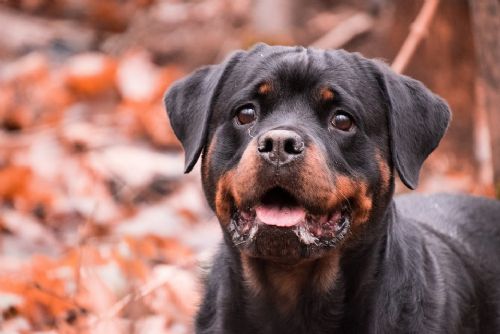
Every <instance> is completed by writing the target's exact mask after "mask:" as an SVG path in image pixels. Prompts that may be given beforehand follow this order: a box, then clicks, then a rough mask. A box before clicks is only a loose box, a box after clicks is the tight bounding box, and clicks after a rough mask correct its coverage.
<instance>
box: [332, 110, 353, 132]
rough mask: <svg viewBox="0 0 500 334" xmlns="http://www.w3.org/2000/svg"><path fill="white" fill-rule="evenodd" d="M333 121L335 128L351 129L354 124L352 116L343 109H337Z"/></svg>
mask: <svg viewBox="0 0 500 334" xmlns="http://www.w3.org/2000/svg"><path fill="white" fill-rule="evenodd" d="M331 122H332V125H333V126H334V127H335V128H337V129H339V130H342V131H349V130H350V129H351V128H352V125H353V121H352V118H351V116H350V115H349V114H347V113H346V112H343V111H337V112H336V113H335V115H334V116H333V118H332V121H331Z"/></svg>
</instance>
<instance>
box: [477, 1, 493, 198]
mask: <svg viewBox="0 0 500 334" xmlns="http://www.w3.org/2000/svg"><path fill="white" fill-rule="evenodd" d="M469 5H470V9H471V16H472V27H473V36H474V44H475V45H474V46H475V54H476V64H477V73H478V74H477V80H478V83H479V86H480V87H481V89H482V90H483V94H479V96H477V98H478V99H481V98H482V99H483V100H482V101H478V105H481V104H483V105H484V108H485V110H486V113H487V114H488V120H489V124H490V134H491V146H492V158H493V178H494V185H495V191H496V196H497V198H500V131H499V130H500V129H499V127H500V66H499V65H498V62H499V61H500V19H499V18H500V2H499V1H498V0H469ZM481 95H482V96H481Z"/></svg>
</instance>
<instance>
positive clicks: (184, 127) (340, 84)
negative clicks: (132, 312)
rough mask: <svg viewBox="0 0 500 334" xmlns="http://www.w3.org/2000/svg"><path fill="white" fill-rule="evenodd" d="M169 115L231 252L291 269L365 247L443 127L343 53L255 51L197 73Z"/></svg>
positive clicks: (439, 111)
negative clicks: (399, 183) (396, 188)
mask: <svg viewBox="0 0 500 334" xmlns="http://www.w3.org/2000/svg"><path fill="white" fill-rule="evenodd" d="M166 106H167V110H168V112H169V116H170V120H171V124H172V127H173V129H174V131H175V133H176V135H177V136H178V138H179V139H180V141H181V142H182V144H183V146H184V149H185V151H186V171H189V170H190V169H191V168H192V167H193V165H194V164H195V162H196V160H197V159H198V157H199V155H200V154H201V151H202V150H204V151H203V152H204V154H203V162H202V181H203V185H204V190H205V193H206V196H207V199H208V202H209V203H210V205H211V207H212V208H213V209H214V210H215V213H216V215H217V217H218V218H219V221H220V223H221V225H222V228H223V230H224V232H225V236H226V239H227V241H228V242H230V243H232V244H234V246H236V247H237V248H238V249H239V250H240V251H241V252H243V253H244V254H246V255H248V256H251V257H259V258H266V259H270V260H273V261H277V262H285V263H290V262H292V263H294V262H297V261H300V260H303V259H311V258H317V257H320V256H324V255H325V254H326V253H328V252H331V251H333V250H335V249H339V248H340V247H344V246H346V247H348V246H349V244H355V240H356V236H360V237H361V238H366V237H369V232H370V231H371V229H373V228H375V227H376V224H377V221H378V220H380V219H381V218H382V215H383V214H384V212H385V208H386V207H387V205H388V203H389V201H390V198H391V196H392V192H393V185H394V183H393V182H394V180H393V177H392V176H393V168H395V169H397V171H398V173H399V175H400V177H401V179H402V180H403V182H404V183H405V184H406V185H407V186H408V187H410V188H414V187H415V186H416V184H417V181H418V174H419V170H420V167H421V164H422V163H423V161H424V160H425V158H426V157H427V156H428V154H430V152H431V151H432V150H433V149H434V148H435V147H436V146H437V144H438V142H439V140H440V139H441V137H442V136H443V134H444V131H445V129H446V127H447V124H448V121H449V117H450V114H449V110H448V107H447V105H446V104H445V103H444V102H443V101H442V100H441V99H440V98H438V97H437V96H435V95H433V94H432V93H431V92H430V91H428V90H427V89H426V88H425V87H424V86H423V85H422V84H420V83H419V82H417V81H415V80H412V79H410V78H408V77H404V76H400V75H397V74H395V73H393V72H391V71H390V70H389V69H388V68H387V67H386V66H385V65H383V64H381V63H378V62H374V61H371V60H368V59H365V58H363V57H361V56H360V55H358V54H350V53H347V52H344V51H323V50H311V49H304V48H301V47H297V48H292V47H269V46H267V45H258V46H256V47H255V48H254V49H252V50H250V51H248V52H243V51H241V52H238V53H236V54H234V55H233V56H232V57H230V58H229V59H228V60H227V61H226V62H225V63H223V64H220V65H215V66H210V67H206V68H203V69H201V70H198V71H197V72H195V73H194V74H192V75H191V76H189V77H188V78H186V79H184V80H183V81H180V82H178V83H177V84H175V85H174V86H173V88H171V90H170V91H169V93H168V94H167V96H166Z"/></svg>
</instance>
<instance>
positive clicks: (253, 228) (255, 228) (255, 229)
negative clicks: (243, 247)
mask: <svg viewBox="0 0 500 334" xmlns="http://www.w3.org/2000/svg"><path fill="white" fill-rule="evenodd" d="M258 229H259V225H258V224H253V225H252V228H251V229H250V233H249V235H248V238H249V240H253V238H254V237H255V235H256V234H257V230H258Z"/></svg>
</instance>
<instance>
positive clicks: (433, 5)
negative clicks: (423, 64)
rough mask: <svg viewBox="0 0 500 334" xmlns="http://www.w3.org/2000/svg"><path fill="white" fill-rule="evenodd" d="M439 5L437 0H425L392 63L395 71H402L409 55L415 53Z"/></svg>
mask: <svg viewBox="0 0 500 334" xmlns="http://www.w3.org/2000/svg"><path fill="white" fill-rule="evenodd" d="M438 5H439V0H425V3H424V5H423V6H422V9H421V10H420V13H418V16H417V18H416V19H415V21H414V22H413V23H412V25H411V28H410V34H409V35H408V37H406V40H405V42H404V43H403V46H402V47H401V49H400V50H399V53H398V55H397V56H396V59H394V62H393V63H392V69H393V70H394V71H395V72H397V73H402V72H403V71H404V69H405V68H406V65H408V63H409V61H410V59H411V57H412V56H413V54H414V53H415V50H416V49H417V46H418V44H419V43H420V41H421V40H422V38H423V37H424V36H425V35H426V34H427V30H428V29H429V25H430V23H431V21H432V18H433V17H434V14H435V13H436V9H437V7H438Z"/></svg>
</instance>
